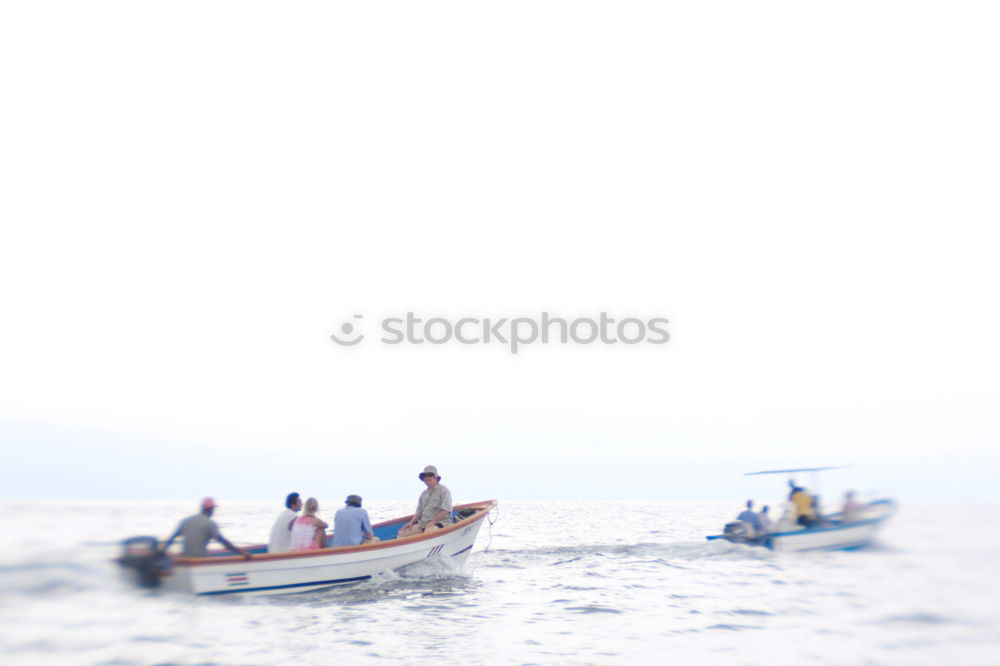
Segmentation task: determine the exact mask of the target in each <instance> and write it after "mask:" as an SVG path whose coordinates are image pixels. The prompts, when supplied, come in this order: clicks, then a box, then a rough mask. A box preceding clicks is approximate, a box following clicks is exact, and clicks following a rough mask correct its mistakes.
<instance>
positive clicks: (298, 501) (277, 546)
mask: <svg viewBox="0 0 1000 666" xmlns="http://www.w3.org/2000/svg"><path fill="white" fill-rule="evenodd" d="M301 510H302V498H301V497H299V494H298V493H289V494H288V497H286V498H285V510H284V511H282V512H281V513H280V514H279V515H278V517H277V518H276V519H275V521H274V526H273V527H272V528H271V541H270V542H268V544H267V552H269V553H287V552H288V549H289V546H288V543H289V541H290V539H291V536H292V521H294V520H295V519H296V518H297V517H298V513H299V511H301Z"/></svg>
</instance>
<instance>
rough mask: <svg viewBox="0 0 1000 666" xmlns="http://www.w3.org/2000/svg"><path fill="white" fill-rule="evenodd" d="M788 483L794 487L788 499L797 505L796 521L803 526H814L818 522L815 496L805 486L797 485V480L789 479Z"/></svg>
mask: <svg viewBox="0 0 1000 666" xmlns="http://www.w3.org/2000/svg"><path fill="white" fill-rule="evenodd" d="M788 485H789V486H791V488H792V490H791V492H790V493H788V501H789V502H791V503H792V504H794V505H795V513H796V516H797V521H796V522H798V524H799V525H802V526H803V527H812V525H813V523H815V522H816V511H815V509H814V507H813V505H814V501H813V496H812V495H811V494H809V491H808V490H806V489H805V488H802V487H800V486H797V485H795V481H789V482H788Z"/></svg>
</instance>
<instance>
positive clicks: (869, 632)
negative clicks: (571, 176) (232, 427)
mask: <svg viewBox="0 0 1000 666" xmlns="http://www.w3.org/2000/svg"><path fill="white" fill-rule="evenodd" d="M478 499H485V498H478V497H477V498H463V500H468V501H473V500H478ZM412 504H413V502H409V501H408V502H366V508H368V510H369V512H370V513H371V515H372V519H373V520H375V521H378V520H385V519H389V518H393V517H396V516H400V515H404V514H406V513H408V512H409V511H410V510H411V509H412ZM279 508H280V506H275V503H273V502H250V501H242V502H240V501H230V502H221V506H220V508H219V510H218V512H217V514H216V519H217V521H218V522H219V524H220V527H221V528H222V531H223V533H224V534H225V535H226V536H227V537H228V538H229V539H230V540H233V541H236V542H243V543H259V542H261V541H264V540H266V536H267V534H268V531H269V529H270V525H271V521H272V520H273V517H274V516H275V515H276V514H277V513H278V509H279ZM330 508H331V507H330V506H327V507H322V509H330ZM193 509H194V507H193V506H192V503H191V502H177V501H100V502H98V501H80V502H31V503H28V502H19V501H5V502H0V511H2V514H0V515H3V530H2V541H0V663H2V664H4V665H5V666H12V665H25V666H28V665H33V664H46V665H49V664H94V665H97V664H101V665H106V666H112V665H114V666H130V665H139V664H183V665H191V666H194V665H208V664H225V665H229V664H332V663H339V664H368V663H373V664H374V663H395V662H405V663H422V662H427V663H431V662H434V663H445V664H451V663H462V664H696V665H697V664H761V665H765V664H766V665H767V666H774V665H775V664H791V665H798V664H872V665H874V664H909V665H912V664H935V665H938V664H949V665H950V666H954V665H958V664H983V665H986V664H994V665H995V664H998V663H1000V576H998V575H997V563H998V562H1000V535H998V533H997V530H996V527H997V526H998V525H1000V521H998V518H1000V506H998V505H995V504H980V505H975V506H959V505H954V506H941V505H906V504H904V505H903V506H902V509H901V511H900V513H899V514H898V515H897V516H896V517H895V518H894V519H893V522H892V523H890V524H889V525H888V526H887V527H886V528H885V530H884V531H883V533H882V535H881V539H880V541H879V543H878V544H877V545H876V546H874V547H872V548H869V549H865V550H862V551H855V552H829V553H823V552H820V553H772V552H770V551H767V550H764V549H759V548H751V547H747V546H740V545H733V544H729V543H725V542H721V543H720V542H707V541H705V539H704V536H705V535H706V534H709V533H715V532H717V531H718V528H719V527H720V526H721V525H722V524H723V523H724V522H725V521H726V520H729V519H731V518H732V516H733V515H734V514H735V513H736V512H737V511H738V509H739V507H738V506H734V505H732V504H729V503H720V502H638V501H637V502H611V503H609V502H515V501H509V502H508V501H503V500H502V499H501V501H500V506H499V507H498V510H497V511H496V512H494V514H493V515H492V516H491V520H492V523H491V524H484V525H483V528H482V530H481V531H480V534H479V539H478V541H477V543H476V547H475V550H474V552H473V554H472V555H471V556H470V558H469V561H468V562H467V564H466V566H465V567H464V568H463V569H461V570H455V569H454V568H453V565H452V563H451V562H450V561H446V560H428V561H427V562H425V563H422V564H420V565H417V566H414V567H411V568H409V569H407V570H404V571H402V572H394V573H387V574H385V575H382V576H379V577H377V578H375V579H373V580H371V581H366V582H363V583H360V584H356V585H353V586H350V587H342V588H335V589H331V590H327V591H320V592H314V593H307V594H298V595H288V596H281V597H259V598H232V597H226V598H194V597H189V596H184V595H179V594H174V593H164V592H157V591H143V590H138V589H135V588H132V587H130V586H129V585H128V584H127V583H126V582H125V581H124V579H123V578H121V577H120V576H119V574H118V572H117V570H116V567H115V566H114V565H113V564H112V563H111V562H110V560H111V558H113V557H114V556H115V555H116V554H117V552H118V541H119V540H120V539H122V538H123V537H126V536H132V535H135V534H154V535H158V536H161V537H162V536H165V535H166V534H169V532H170V531H171V530H172V529H173V527H174V526H175V524H176V522H177V520H178V519H180V518H182V517H184V516H186V515H189V514H191V513H193ZM329 513H330V511H329V510H321V515H324V516H327V515H328V514H329Z"/></svg>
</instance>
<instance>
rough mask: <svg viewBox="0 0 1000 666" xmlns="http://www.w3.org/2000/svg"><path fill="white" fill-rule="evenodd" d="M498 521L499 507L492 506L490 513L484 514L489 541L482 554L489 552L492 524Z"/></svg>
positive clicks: (491, 540) (491, 539) (491, 541)
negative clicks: (488, 525) (494, 515)
mask: <svg viewBox="0 0 1000 666" xmlns="http://www.w3.org/2000/svg"><path fill="white" fill-rule="evenodd" d="M494 511H495V512H496V514H497V517H496V518H494V517H493V512H494ZM498 520H500V506H499V505H494V507H493V511H490V512H489V513H488V514H486V522H488V523H489V524H490V529H489V531H488V534H489V536H490V539H489V541H487V542H486V548H485V549H484V550H483V552H484V553H488V552H490V545H491V544H492V543H493V523H495V522H496V521H498Z"/></svg>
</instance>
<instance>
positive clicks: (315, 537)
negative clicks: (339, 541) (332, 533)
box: [288, 497, 327, 550]
mask: <svg viewBox="0 0 1000 666" xmlns="http://www.w3.org/2000/svg"><path fill="white" fill-rule="evenodd" d="M318 511H319V502H317V501H316V498H315V497H310V498H309V499H307V500H306V505H305V507H304V508H303V509H302V515H301V516H299V517H298V518H296V519H295V520H294V521H292V525H291V530H292V534H291V536H290V538H289V548H288V549H289V550H316V549H317V548H326V528H327V524H326V523H324V522H323V521H322V520H320V519H319V518H317V517H316V513H317V512H318Z"/></svg>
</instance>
